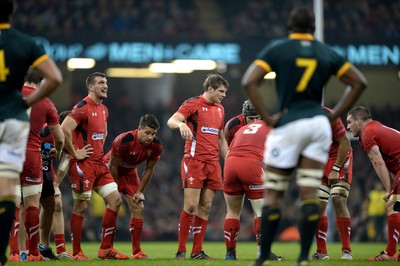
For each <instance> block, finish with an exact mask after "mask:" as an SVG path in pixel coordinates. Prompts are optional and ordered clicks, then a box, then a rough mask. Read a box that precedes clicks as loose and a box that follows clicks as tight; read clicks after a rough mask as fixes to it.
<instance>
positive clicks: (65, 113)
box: [58, 110, 71, 124]
mask: <svg viewBox="0 0 400 266" xmlns="http://www.w3.org/2000/svg"><path fill="white" fill-rule="evenodd" d="M70 113H71V110H67V111H62V112H61V113H59V114H58V120H59V121H60V124H61V123H62V122H63V121H64V119H65V118H66V117H67V116H68V115H69V114H70Z"/></svg>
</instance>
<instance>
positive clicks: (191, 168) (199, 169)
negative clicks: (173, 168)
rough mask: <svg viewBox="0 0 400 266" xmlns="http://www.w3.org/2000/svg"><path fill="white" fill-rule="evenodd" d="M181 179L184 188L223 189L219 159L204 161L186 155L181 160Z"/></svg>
mask: <svg viewBox="0 0 400 266" xmlns="http://www.w3.org/2000/svg"><path fill="white" fill-rule="evenodd" d="M181 179H182V188H208V189H212V190H222V189H223V184H222V173H221V165H220V164H219V161H211V162H203V161H199V160H195V159H193V158H191V157H189V158H185V157H184V158H183V159H182V162H181Z"/></svg>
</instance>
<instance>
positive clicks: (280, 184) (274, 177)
mask: <svg viewBox="0 0 400 266" xmlns="http://www.w3.org/2000/svg"><path fill="white" fill-rule="evenodd" d="M263 178H264V185H265V187H266V188H269V189H273V190H277V191H286V190H287V188H288V187H289V181H290V175H280V174H276V173H271V172H265V173H264V175H263Z"/></svg>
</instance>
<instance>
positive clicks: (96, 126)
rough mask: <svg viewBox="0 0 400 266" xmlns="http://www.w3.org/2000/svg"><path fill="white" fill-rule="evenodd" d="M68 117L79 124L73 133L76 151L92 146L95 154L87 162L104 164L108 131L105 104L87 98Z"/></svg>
mask: <svg viewBox="0 0 400 266" xmlns="http://www.w3.org/2000/svg"><path fill="white" fill-rule="evenodd" d="M68 116H69V117H71V118H72V119H74V120H75V121H76V123H77V124H78V125H77V127H76V128H75V130H74V131H73V132H72V139H73V142H74V146H75V149H81V148H83V147H84V146H85V145H87V144H90V146H91V147H92V148H93V154H92V155H91V156H90V157H89V158H87V160H92V161H96V162H102V161H103V156H104V135H105V133H106V131H107V120H108V109H107V107H106V106H105V105H104V104H97V103H95V102H94V101H93V100H92V99H90V97H89V96H87V97H85V98H84V99H83V100H82V101H80V102H79V103H78V104H76V105H75V106H74V108H73V109H72V111H71V113H70V114H69V115H68Z"/></svg>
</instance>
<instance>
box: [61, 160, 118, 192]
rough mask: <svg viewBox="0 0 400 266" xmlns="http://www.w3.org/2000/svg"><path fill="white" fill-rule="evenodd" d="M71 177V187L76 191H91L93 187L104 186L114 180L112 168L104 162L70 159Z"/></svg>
mask: <svg viewBox="0 0 400 266" xmlns="http://www.w3.org/2000/svg"><path fill="white" fill-rule="evenodd" d="M68 169H69V177H70V178H71V183H72V184H71V188H72V189H73V190H75V191H89V190H92V189H93V187H99V186H104V185H107V184H110V183H113V182H114V178H113V177H112V175H111V173H110V170H109V169H108V167H107V165H105V164H104V163H103V162H93V161H88V160H87V159H86V160H83V161H75V160H73V161H70V164H69V167H68Z"/></svg>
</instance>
